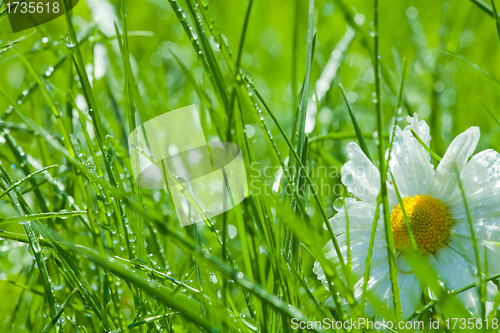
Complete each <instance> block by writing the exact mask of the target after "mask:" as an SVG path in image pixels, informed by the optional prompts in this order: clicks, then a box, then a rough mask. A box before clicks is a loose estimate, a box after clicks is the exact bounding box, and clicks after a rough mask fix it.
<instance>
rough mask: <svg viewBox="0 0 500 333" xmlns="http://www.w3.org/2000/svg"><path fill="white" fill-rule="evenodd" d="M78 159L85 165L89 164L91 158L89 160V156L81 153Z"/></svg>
mask: <svg viewBox="0 0 500 333" xmlns="http://www.w3.org/2000/svg"><path fill="white" fill-rule="evenodd" d="M78 159H79V160H80V161H82V163H85V162H87V161H88V159H89V158H88V157H87V155H85V154H84V153H80V154H78Z"/></svg>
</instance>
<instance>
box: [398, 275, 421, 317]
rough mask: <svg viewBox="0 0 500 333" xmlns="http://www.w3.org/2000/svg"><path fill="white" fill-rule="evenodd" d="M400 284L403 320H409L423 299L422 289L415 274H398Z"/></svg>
mask: <svg viewBox="0 0 500 333" xmlns="http://www.w3.org/2000/svg"><path fill="white" fill-rule="evenodd" d="M398 282H399V294H400V296H401V297H400V298H401V310H402V311H403V318H407V317H408V316H409V315H411V314H412V313H413V312H415V310H417V307H418V304H419V303H420V298H421V297H422V288H421V286H420V281H419V280H418V279H417V277H416V275H415V274H414V273H401V272H398Z"/></svg>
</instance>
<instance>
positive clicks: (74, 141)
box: [69, 135, 82, 154]
mask: <svg viewBox="0 0 500 333" xmlns="http://www.w3.org/2000/svg"><path fill="white" fill-rule="evenodd" d="M69 139H70V141H71V145H72V146H73V150H74V151H75V153H77V154H78V152H79V151H80V148H81V146H82V143H81V141H80V139H78V137H76V136H75V135H70V136H69Z"/></svg>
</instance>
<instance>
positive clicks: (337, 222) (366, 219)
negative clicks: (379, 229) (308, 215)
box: [330, 198, 382, 234]
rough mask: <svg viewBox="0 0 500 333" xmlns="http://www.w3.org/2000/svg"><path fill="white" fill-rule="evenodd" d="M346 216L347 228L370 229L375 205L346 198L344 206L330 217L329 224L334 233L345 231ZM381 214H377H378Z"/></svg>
mask: <svg viewBox="0 0 500 333" xmlns="http://www.w3.org/2000/svg"><path fill="white" fill-rule="evenodd" d="M346 207H347V216H348V217H349V230H351V231H353V230H371V229H372V224H373V219H374V217H375V205H372V204H368V203H366V202H364V201H357V200H356V199H352V198H347V199H346V201H345V206H343V207H342V208H341V209H340V211H339V212H338V213H337V214H336V215H335V216H334V217H332V218H331V219H330V225H331V226H332V229H333V230H334V232H335V233H336V234H341V233H344V232H346V227H347V219H346V209H345V208H346ZM380 215H382V214H379V216H380Z"/></svg>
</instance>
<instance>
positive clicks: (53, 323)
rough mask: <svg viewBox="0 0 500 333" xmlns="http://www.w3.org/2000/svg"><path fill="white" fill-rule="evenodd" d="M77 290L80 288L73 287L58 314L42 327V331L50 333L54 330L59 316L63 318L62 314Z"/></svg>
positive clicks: (42, 332)
mask: <svg viewBox="0 0 500 333" xmlns="http://www.w3.org/2000/svg"><path fill="white" fill-rule="evenodd" d="M77 290H78V289H77V288H75V289H73V291H72V292H71V294H69V296H68V298H66V300H65V301H64V303H63V304H61V307H60V308H59V311H57V314H56V316H55V317H54V318H52V319H51V320H50V322H49V323H48V324H47V325H46V326H45V327H44V328H43V329H42V331H41V333H49V332H50V331H52V329H53V328H54V325H55V324H56V323H57V321H58V320H59V318H61V315H62V314H63V312H64V310H66V307H67V306H68V304H69V302H70V301H71V299H72V298H73V295H74V294H75V293H76V291H77Z"/></svg>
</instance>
